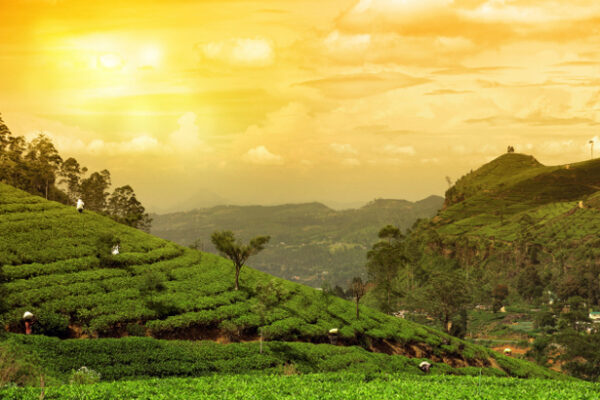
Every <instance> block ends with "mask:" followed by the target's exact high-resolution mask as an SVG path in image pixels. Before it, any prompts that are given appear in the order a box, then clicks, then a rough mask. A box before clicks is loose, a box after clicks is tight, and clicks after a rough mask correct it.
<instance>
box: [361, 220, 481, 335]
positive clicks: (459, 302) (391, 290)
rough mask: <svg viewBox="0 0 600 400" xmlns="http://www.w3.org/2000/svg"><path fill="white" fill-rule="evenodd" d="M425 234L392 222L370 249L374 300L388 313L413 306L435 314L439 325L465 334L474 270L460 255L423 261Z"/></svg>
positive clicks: (371, 294)
mask: <svg viewBox="0 0 600 400" xmlns="http://www.w3.org/2000/svg"><path fill="white" fill-rule="evenodd" d="M426 242H427V241H422V240H421V239H418V238H414V237H411V236H410V235H403V234H402V233H401V232H400V230H399V229H398V228H396V227H394V226H391V225H388V226H385V227H384V228H382V229H381V230H380V231H379V241H378V242H377V243H375V244H374V245H373V247H372V249H371V250H370V251H369V252H368V254H367V265H366V267H367V273H368V275H369V280H370V282H371V283H372V284H373V288H372V289H371V291H370V292H369V294H370V296H371V299H372V301H373V302H374V304H375V306H376V307H377V308H379V309H380V310H381V311H383V312H386V313H393V312H395V311H398V310H400V309H412V310H417V311H421V312H424V313H426V314H427V315H430V316H433V317H435V318H436V319H437V321H439V323H440V325H441V327H442V328H443V329H444V330H445V331H446V332H448V333H450V334H453V335H455V336H464V335H465V334H466V328H467V326H466V325H467V309H468V307H469V306H470V304H471V303H472V298H473V296H472V289H471V288H472V284H473V280H474V278H475V276H474V275H473V274H472V275H471V277H469V275H468V270H466V269H465V268H462V267H461V265H459V264H458V263H457V262H456V260H452V259H446V258H444V257H441V256H438V257H435V258H429V262H424V257H423V254H424V250H425V249H424V248H423V247H422V244H423V243H426Z"/></svg>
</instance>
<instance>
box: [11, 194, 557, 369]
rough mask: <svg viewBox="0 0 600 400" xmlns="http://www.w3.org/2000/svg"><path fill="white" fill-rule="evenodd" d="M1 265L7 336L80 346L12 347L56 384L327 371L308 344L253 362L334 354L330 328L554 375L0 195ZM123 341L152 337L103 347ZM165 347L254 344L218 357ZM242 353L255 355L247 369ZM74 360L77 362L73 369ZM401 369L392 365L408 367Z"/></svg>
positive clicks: (391, 345) (348, 336) (374, 341)
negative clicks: (237, 286)
mask: <svg viewBox="0 0 600 400" xmlns="http://www.w3.org/2000/svg"><path fill="white" fill-rule="evenodd" d="M267 233H268V232H267ZM107 235H110V237H111V238H112V239H114V238H117V239H118V240H119V242H120V244H121V253H120V254H118V255H115V256H111V255H110V247H108V248H107V247H106V246H105V245H106V243H105V240H107V239H104V238H106V237H107ZM112 239H111V240H112ZM0 264H2V265H3V270H4V273H5V275H6V276H7V277H8V282H7V283H6V284H5V285H4V286H5V288H6V291H7V295H6V300H7V302H8V305H9V311H8V312H7V313H6V314H5V315H3V316H2V317H3V318H4V320H5V321H6V322H7V328H9V330H11V331H13V332H22V326H21V324H20V322H21V321H20V318H21V316H22V315H23V312H24V311H31V312H33V313H34V314H35V315H36V316H37V319H38V322H37V323H36V324H35V325H34V327H35V332H34V333H39V334H44V335H49V336H57V337H60V338H62V339H66V338H75V339H70V340H63V341H61V340H58V339H49V338H44V337H43V336H37V335H34V336H33V337H31V338H30V337H23V336H20V335H17V336H16V338H15V339H9V341H11V340H13V341H16V346H17V348H19V346H23V347H21V350H17V351H16V352H15V354H33V355H35V357H37V358H38V360H37V361H35V363H37V364H39V365H46V368H51V366H50V364H52V365H54V364H56V365H58V366H57V367H56V368H57V370H56V371H55V372H56V374H55V375H56V376H58V377H61V376H62V377H63V379H64V375H65V374H66V373H67V372H69V371H70V370H71V369H76V368H79V367H80V366H81V365H90V366H94V367H95V368H98V369H99V371H100V372H101V373H104V374H105V377H107V378H108V379H115V378H118V377H129V378H134V377H139V376H161V377H162V376H180V375H194V374H197V373H205V372H244V371H247V370H253V369H257V368H263V367H264V368H274V367H277V366H278V365H281V364H283V363H287V362H295V361H294V360H296V361H297V360H298V359H305V358H311V357H317V358H319V357H321V358H323V359H324V360H326V359H329V356H328V355H327V354H323V353H319V351H318V350H316V349H317V347H311V346H312V345H306V346H308V347H302V346H300V345H298V346H299V347H294V346H292V345H288V346H291V347H288V350H289V351H287V352H286V353H285V354H286V355H285V356H283V355H280V356H277V355H274V354H276V352H277V350H274V349H275V347H273V346H276V344H273V345H268V346H266V352H265V353H264V354H262V355H259V356H257V355H256V354H261V353H260V352H258V350H257V346H259V344H258V343H256V341H257V340H258V339H259V337H260V336H262V337H263V338H264V339H265V340H267V341H288V342H289V341H303V342H309V343H323V342H327V343H328V342H329V339H328V336H327V333H328V331H329V330H330V329H331V328H338V329H339V343H338V344H340V345H358V346H360V347H362V348H363V349H365V350H368V351H371V352H379V353H387V354H397V355H404V356H407V357H413V358H428V359H430V360H432V361H434V362H436V363H445V364H448V365H450V366H452V367H467V366H477V367H485V368H496V369H497V370H498V371H499V373H501V374H504V373H506V374H508V375H511V376H522V377H556V376H557V375H558V374H557V373H554V372H551V371H549V370H546V369H543V368H540V367H537V366H535V365H533V364H531V363H528V362H524V361H521V360H517V359H513V358H508V357H504V356H503V355H500V354H497V353H495V352H493V351H491V350H489V349H486V348H484V347H480V346H476V345H473V344H470V343H468V342H465V341H462V340H459V339H457V338H455V337H451V336H448V335H445V334H443V333H441V332H438V331H436V330H434V329H431V328H427V327H424V326H421V325H418V324H416V323H412V322H409V321H406V320H403V319H399V318H394V317H391V316H388V315H385V314H382V313H380V312H377V311H375V310H373V309H370V308H368V307H363V308H361V317H360V319H356V316H355V309H354V304H353V303H351V302H348V301H345V300H342V299H339V298H336V297H333V296H331V295H329V294H327V293H323V292H319V291H317V290H314V289H312V288H309V287H306V286H302V285H299V284H294V283H291V282H287V281H284V280H281V279H277V278H273V277H272V276H269V275H267V274H265V273H261V272H258V271H256V270H253V269H251V268H249V267H245V268H244V269H242V274H241V278H240V282H241V290H239V291H235V290H233V276H234V272H233V266H232V265H231V263H230V262H229V261H228V260H225V259H223V258H220V257H217V256H215V255H210V254H205V253H201V252H198V251H195V250H191V249H187V248H184V247H181V246H178V245H176V244H173V243H171V242H168V241H165V240H162V239H158V238H156V237H153V236H151V235H148V234H145V233H143V232H141V231H138V230H136V229H132V228H129V227H126V226H124V225H120V224H118V223H115V222H114V221H112V220H110V219H108V218H105V217H103V216H101V215H97V214H95V213H92V212H87V211H86V212H84V213H83V214H79V213H77V211H76V210H75V209H74V208H73V207H67V206H63V205H60V204H58V203H54V202H48V201H45V200H43V199H41V198H39V197H35V196H31V195H29V194H27V193H25V192H22V191H19V190H16V189H14V188H12V187H9V186H6V185H2V184H0ZM13 336H14V335H13ZM13 336H11V337H13ZM123 336H149V337H148V338H128V339H119V340H112V341H111V340H108V339H100V338H102V337H123ZM80 338H91V339H88V340H82V339H80ZM158 338H165V339H187V340H194V341H196V340H207V339H208V340H212V341H218V342H225V343H228V342H238V341H250V342H254V343H244V344H234V345H222V346H231V347H215V348H211V347H210V346H209V345H206V344H205V345H202V346H199V345H196V344H194V342H181V341H160V340H157V339H158ZM19 341H21V343H20V344H19V343H18V342H19ZM11 348H12V347H11ZM13 349H14V348H13ZM207 349H212V350H209V351H208V352H207ZM313 349H315V350H313ZM336 349H338V348H337V347H336ZM212 351H214V352H217V353H218V352H224V353H223V354H225V355H224V356H223V359H222V361H219V362H216V363H215V362H213V363H212V364H211V363H206V359H205V357H207V354H210V353H211V352H212ZM238 351H239V352H242V353H244V352H248V353H249V354H251V355H250V356H248V357H249V358H248V357H247V359H246V361H240V357H238V355H237V352H238ZM313 351H315V352H316V353H315V354H316V355H315V354H313ZM327 351H329V350H327ZM335 351H340V350H335ZM351 351H356V352H359V353H357V354H356V358H357V359H359V360H360V359H362V358H361V357H363V358H364V357H366V358H365V360H366V361H365V362H367V361H368V360H369V359H370V358H369V357H375V355H373V354H371V353H367V352H365V351H364V350H360V349H355V350H351ZM228 352H230V353H228ZM273 352H275V353H273ZM325 353H326V352H325ZM73 354H77V355H78V356H77V357H76V358H73V357H72V355H73ZM290 354H291V355H290ZM294 354H295V355H294ZM115 357H117V358H115ZM186 357H188V358H186ZM190 357H191V358H190ZM254 357H258V358H256V359H255V358H254ZM278 357H279V358H278ZM336 357H337V356H336ZM339 357H341V358H344V357H350V356H348V355H344V354H340V355H339ZM352 357H354V356H352ZM352 357H350V358H352ZM394 357H395V356H394ZM186 359H187V360H188V363H189V369H188V367H181V366H180V365H186V364H185V363H184V361H183V360H186ZM332 359H335V357H332ZM395 360H397V361H389V362H390V363H392V364H390V365H393V364H394V363H404V362H406V361H403V360H405V359H404V358H402V359H395ZM323 362H325V363H326V361H323ZM331 362H334V361H331ZM369 362H370V363H371V364H373V365H377V364H378V363H379V362H374V361H373V359H371V361H369ZM386 362H388V361H386ZM350 364H352V365H355V364H356V363H350ZM350 364H348V365H346V364H344V363H341V364H340V365H341V367H340V368H341V369H348V368H350V366H351V365H350ZM198 365H200V366H201V367H198ZM299 365H300V366H299V368H303V367H302V363H300V364H299ZM307 365H312V366H310V367H306V368H307V370H306V371H307V372H313V371H315V370H321V369H323V368H324V370H335V369H336V368H332V367H327V368H326V367H322V365H323V364H322V363H320V362H316V363H315V362H312V363H311V362H308V363H307ZM412 367H414V365H412V364H411V368H412ZM110 368H112V370H111V369H110ZM197 368H200V369H199V370H198V369H197ZM182 369H183V371H184V372H182ZM383 370H386V369H385V368H383ZM111 371H112V372H111ZM185 371H188V373H185ZM189 371H194V372H193V373H189ZM51 375H52V374H51Z"/></svg>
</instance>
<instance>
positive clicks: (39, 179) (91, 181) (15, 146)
mask: <svg viewBox="0 0 600 400" xmlns="http://www.w3.org/2000/svg"><path fill="white" fill-rule="evenodd" d="M87 172H88V169H87V168H86V167H83V166H81V165H80V164H79V162H77V160H76V159H74V158H72V157H70V158H67V159H66V160H65V159H63V158H62V157H61V155H60V154H59V152H58V150H57V149H56V147H55V146H54V144H53V143H52V140H51V139H50V138H48V137H47V136H45V135H43V134H40V135H38V136H37V137H36V138H34V139H33V140H31V141H30V142H28V141H27V140H26V139H25V138H24V137H23V136H14V135H12V133H11V132H10V130H9V129H8V127H7V126H6V124H5V123H4V121H3V120H2V117H1V116H0V182H3V183H6V184H9V185H11V186H14V187H17V188H19V189H21V190H25V191H27V192H29V193H31V194H35V195H38V196H43V197H45V198H46V199H48V200H54V201H58V202H61V203H63V204H74V203H75V202H76V201H77V199H78V198H81V199H82V200H83V201H84V203H85V206H86V209H88V210H91V211H96V212H98V213H101V214H104V215H108V216H110V217H111V218H113V219H114V220H116V221H118V222H120V223H123V224H126V225H129V226H133V227H135V228H139V229H142V230H145V231H149V230H150V224H151V222H152V220H151V218H150V217H149V215H148V213H146V210H145V208H144V206H143V205H142V203H141V202H140V201H139V200H138V199H137V197H136V195H135V192H134V190H133V189H132V187H131V186H129V185H125V186H121V187H118V188H116V189H114V191H113V192H112V193H110V192H109V188H110V186H111V178H110V172H109V171H108V170H103V171H99V172H92V173H91V174H89V175H87Z"/></svg>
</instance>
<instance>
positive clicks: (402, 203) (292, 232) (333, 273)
mask: <svg viewBox="0 0 600 400" xmlns="http://www.w3.org/2000/svg"><path fill="white" fill-rule="evenodd" d="M443 202H444V199H443V198H442V197H440V196H429V197H427V198H425V199H423V200H420V201H417V202H410V201H406V200H388V199H376V200H373V201H371V202H370V203H368V204H366V205H364V206H363V207H361V208H357V209H348V210H340V211H336V210H333V209H331V208H329V207H327V206H325V205H324V204H321V203H316V202H315V203H303V204H284V205H278V206H217V207H212V208H203V209H197V210H193V211H188V212H179V213H171V214H163V215H152V218H154V221H153V224H152V233H153V234H154V235H157V236H159V237H162V238H165V239H169V240H172V241H175V242H177V243H179V244H183V245H190V244H193V243H196V244H197V246H198V247H199V248H200V249H203V250H205V251H210V252H215V249H214V247H213V246H212V244H211V243H210V235H211V234H212V233H213V232H214V231H217V230H232V231H233V232H235V233H236V235H238V236H239V237H241V238H242V239H243V240H248V239H250V238H252V237H254V236H257V235H270V236H271V242H270V244H269V245H268V247H267V248H266V249H265V250H264V251H263V252H262V253H260V254H259V255H257V256H256V257H253V258H252V261H251V264H252V266H253V267H254V268H257V269H259V270H262V271H264V272H268V273H270V274H273V275H276V276H279V277H282V278H286V279H289V280H293V281H297V282H302V283H305V284H309V285H312V286H316V287H319V286H321V285H322V283H323V282H324V281H327V282H328V283H330V284H332V285H336V284H338V285H341V286H344V287H345V286H347V285H348V282H349V281H350V280H351V279H352V277H354V276H360V275H363V276H364V273H365V268H364V265H365V262H366V253H367V251H368V249H369V248H370V247H371V245H372V244H373V243H374V242H376V241H377V232H378V231H379V230H380V229H381V228H382V227H383V226H385V225H387V224H393V225H396V226H398V227H400V228H401V229H402V230H406V229H407V228H409V227H410V226H412V225H413V223H414V222H415V221H416V220H417V219H419V218H430V217H432V216H434V215H435V214H436V213H437V211H438V210H439V209H440V208H441V207H442V204H443Z"/></svg>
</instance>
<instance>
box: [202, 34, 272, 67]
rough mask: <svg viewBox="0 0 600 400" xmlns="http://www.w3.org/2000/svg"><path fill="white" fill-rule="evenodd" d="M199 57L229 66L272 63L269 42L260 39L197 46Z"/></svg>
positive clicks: (253, 65)
mask: <svg viewBox="0 0 600 400" xmlns="http://www.w3.org/2000/svg"><path fill="white" fill-rule="evenodd" d="M198 49H199V51H200V54H201V56H203V57H204V58H205V59H208V60H213V61H221V62H225V63H227V64H231V65H240V66H252V67H260V66H266V65H269V64H271V63H272V62H273V60H274V58H275V51H274V50H273V46H272V45H271V42H270V41H269V40H266V39H262V38H254V39H252V38H235V39H228V40H223V41H220V42H210V43H205V44H201V45H198Z"/></svg>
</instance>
